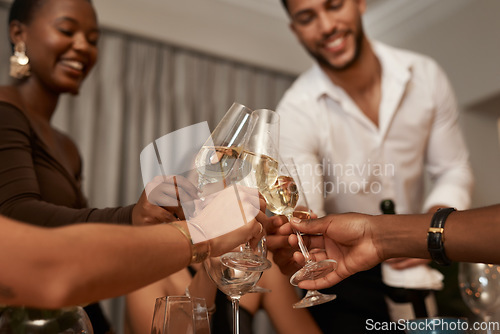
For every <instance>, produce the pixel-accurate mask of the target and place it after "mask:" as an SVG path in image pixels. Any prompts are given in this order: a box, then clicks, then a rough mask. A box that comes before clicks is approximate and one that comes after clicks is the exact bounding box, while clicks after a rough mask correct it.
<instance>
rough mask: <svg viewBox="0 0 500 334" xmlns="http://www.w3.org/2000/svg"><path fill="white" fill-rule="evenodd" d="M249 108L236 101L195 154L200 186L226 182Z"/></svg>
mask: <svg viewBox="0 0 500 334" xmlns="http://www.w3.org/2000/svg"><path fill="white" fill-rule="evenodd" d="M252 112H253V111H252V110H251V109H249V108H247V107H245V106H244V105H242V104H239V103H237V102H235V103H233V104H232V105H231V107H230V108H229V110H228V111H227V112H226V114H225V115H224V116H223V117H222V119H221V121H220V122H219V124H217V126H216V128H215V130H214V131H213V132H212V134H211V135H210V138H208V139H207V141H206V142H205V144H204V145H203V146H202V148H201V150H200V151H199V153H198V154H197V156H196V159H195V166H196V170H197V171H198V175H199V188H200V189H203V187H204V186H205V185H206V184H207V183H216V182H226V181H227V179H228V178H229V177H230V174H231V170H232V169H233V166H234V163H235V161H236V159H237V158H238V156H239V155H240V153H241V150H242V147H243V144H244V142H245V139H246V136H247V135H248V132H249V125H250V120H251V118H250V116H251V114H252Z"/></svg>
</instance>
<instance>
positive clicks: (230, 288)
mask: <svg viewBox="0 0 500 334" xmlns="http://www.w3.org/2000/svg"><path fill="white" fill-rule="evenodd" d="M203 266H204V267H205V270H206V271H207V273H208V276H209V277H210V279H211V280H212V281H213V282H214V283H215V284H216V285H217V288H218V289H219V290H220V291H222V292H223V293H224V294H226V295H227V296H228V297H229V298H230V299H231V307H232V318H233V334H239V332H240V329H239V303H240V298H241V296H243V295H244V294H246V293H249V292H251V290H252V288H253V287H254V286H255V284H257V281H258V280H259V279H260V277H261V275H262V271H248V270H239V269H236V268H232V267H229V266H227V265H225V264H224V262H223V261H221V259H220V257H210V258H208V259H206V260H205V261H204V262H203Z"/></svg>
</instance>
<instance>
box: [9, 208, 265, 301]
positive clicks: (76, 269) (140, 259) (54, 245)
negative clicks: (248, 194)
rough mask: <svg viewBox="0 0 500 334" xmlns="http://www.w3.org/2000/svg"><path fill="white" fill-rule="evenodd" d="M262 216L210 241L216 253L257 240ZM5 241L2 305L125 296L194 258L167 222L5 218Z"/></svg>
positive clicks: (185, 241) (93, 299)
mask: <svg viewBox="0 0 500 334" xmlns="http://www.w3.org/2000/svg"><path fill="white" fill-rule="evenodd" d="M258 219H259V218H257V220H258ZM257 220H252V221H251V222H249V223H248V224H246V225H244V226H242V227H241V228H239V229H237V230H235V231H232V232H230V233H227V234H225V235H222V236H220V237H217V238H215V239H213V240H210V245H211V254H213V255H214V256H216V255H220V254H222V253H224V252H227V251H229V250H231V249H233V248H234V247H236V246H237V245H239V244H241V243H244V242H246V241H248V240H249V239H250V238H252V237H253V236H257V237H258V238H260V231H261V227H260V226H259V223H258V222H257ZM0 247H1V249H0V267H2V268H9V270H4V271H2V277H1V278H0V304H8V305H27V306H31V307H39V308H60V307H63V306H68V305H77V304H83V303H88V302H91V301H95V300H100V299H105V298H110V297H115V296H118V295H122V294H124V293H127V292H130V291H132V290H135V289H137V288H139V287H141V286H144V285H146V284H149V283H152V282H154V281H157V280H159V279H161V278H163V277H165V276H167V275H169V274H172V273H174V272H176V271H178V270H180V269H181V268H184V267H186V266H187V265H188V264H189V262H190V259H191V249H190V243H189V242H188V240H187V239H186V238H185V236H183V234H182V233H181V232H180V231H179V230H178V229H177V228H175V227H173V226H171V225H169V224H161V225H155V226H147V227H133V226H116V225H106V224H94V223H88V224H75V225H72V226H65V227H59V228H51V229H48V228H42V227H37V226H32V225H28V224H24V223H20V222H16V221H13V220H11V219H8V218H5V217H2V216H0Z"/></svg>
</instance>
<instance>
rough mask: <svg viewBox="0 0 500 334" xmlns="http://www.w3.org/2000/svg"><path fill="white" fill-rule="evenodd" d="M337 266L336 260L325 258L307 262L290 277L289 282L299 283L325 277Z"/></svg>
mask: <svg viewBox="0 0 500 334" xmlns="http://www.w3.org/2000/svg"><path fill="white" fill-rule="evenodd" d="M336 268H337V261H335V260H331V259H326V260H322V261H318V262H308V263H306V265H305V266H303V267H302V268H301V269H299V270H298V271H297V272H296V273H295V274H293V276H292V277H291V278H290V284H292V285H293V286H297V285H299V283H300V282H302V281H308V280H315V279H318V278H321V277H325V276H326V275H328V274H329V273H331V272H332V271H334V270H335V269H336Z"/></svg>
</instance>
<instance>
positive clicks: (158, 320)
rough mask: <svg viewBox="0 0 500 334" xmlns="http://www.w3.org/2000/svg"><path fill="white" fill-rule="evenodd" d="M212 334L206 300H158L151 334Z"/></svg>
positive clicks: (178, 297)
mask: <svg viewBox="0 0 500 334" xmlns="http://www.w3.org/2000/svg"><path fill="white" fill-rule="evenodd" d="M168 333H185V334H194V333H198V334H202V333H210V325H209V320H208V311H207V305H206V302H205V299H203V298H195V297H188V296H167V297H160V298H156V301H155V308H154V313H153V322H152V325H151V334H168Z"/></svg>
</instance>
